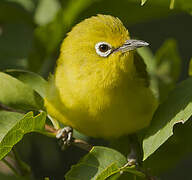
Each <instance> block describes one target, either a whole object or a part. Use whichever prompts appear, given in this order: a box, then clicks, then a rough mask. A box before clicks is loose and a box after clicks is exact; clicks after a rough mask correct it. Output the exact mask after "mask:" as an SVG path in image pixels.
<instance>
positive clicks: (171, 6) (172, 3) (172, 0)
mask: <svg viewBox="0 0 192 180" xmlns="http://www.w3.org/2000/svg"><path fill="white" fill-rule="evenodd" d="M174 5H175V0H171V2H170V6H169V8H170V9H173V8H174Z"/></svg>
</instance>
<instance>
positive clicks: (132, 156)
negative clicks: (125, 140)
mask: <svg viewBox="0 0 192 180" xmlns="http://www.w3.org/2000/svg"><path fill="white" fill-rule="evenodd" d="M129 141H130V153H129V154H128V156H127V161H128V162H127V164H126V166H132V165H135V166H136V167H137V166H139V160H140V159H139V157H140V152H139V148H140V147H139V146H140V145H139V142H138V139H137V136H136V135H135V134H133V135H129Z"/></svg>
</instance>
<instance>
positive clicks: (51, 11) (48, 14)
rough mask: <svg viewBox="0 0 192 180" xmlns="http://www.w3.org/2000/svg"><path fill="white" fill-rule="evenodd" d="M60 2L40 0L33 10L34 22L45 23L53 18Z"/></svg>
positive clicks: (56, 0)
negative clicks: (34, 10)
mask: <svg viewBox="0 0 192 180" xmlns="http://www.w3.org/2000/svg"><path fill="white" fill-rule="evenodd" d="M59 9H60V3H59V1H58V0H40V1H39V2H38V5H37V8H36V12H35V22H36V23H37V24H39V25H45V24H47V23H49V22H50V21H52V20H53V18H54V17H55V15H56V14H57V12H58V10H59Z"/></svg>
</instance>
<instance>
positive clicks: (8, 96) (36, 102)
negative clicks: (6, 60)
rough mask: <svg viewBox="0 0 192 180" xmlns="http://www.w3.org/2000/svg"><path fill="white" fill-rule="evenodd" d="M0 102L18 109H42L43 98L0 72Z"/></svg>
mask: <svg viewBox="0 0 192 180" xmlns="http://www.w3.org/2000/svg"><path fill="white" fill-rule="evenodd" d="M0 86H1V88H0V103H2V104H4V105H6V106H8V107H11V108H14V109H20V110H40V109H43V99H42V98H41V96H40V95H39V94H38V93H36V92H35V91H34V90H33V89H32V88H30V87H29V86H28V85H26V84H24V83H23V82H21V81H19V80H18V79H16V78H14V77H12V76H10V75H8V74H6V73H3V72H0Z"/></svg>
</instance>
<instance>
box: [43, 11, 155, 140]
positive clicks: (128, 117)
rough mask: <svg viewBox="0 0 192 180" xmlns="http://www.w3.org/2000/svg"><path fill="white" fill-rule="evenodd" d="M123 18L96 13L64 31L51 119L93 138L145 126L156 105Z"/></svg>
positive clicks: (49, 101)
mask: <svg viewBox="0 0 192 180" xmlns="http://www.w3.org/2000/svg"><path fill="white" fill-rule="evenodd" d="M148 45H149V44H148V43H147V42H145V41H142V40H136V39H131V38H130V34H129V32H128V30H127V28H126V27H125V26H124V25H123V23H122V22H121V20H120V19H119V18H117V17H113V16H111V15H102V14H98V15H96V16H92V17H90V18H87V19H85V20H83V21H81V22H80V23H78V24H77V25H75V26H74V27H73V28H72V30H71V31H70V32H69V33H68V34H67V35H66V38H65V39H64V40H63V42H62V44H61V48H60V55H59V58H58V60H57V64H56V68H55V71H54V74H53V75H52V76H50V78H49V82H48V86H47V89H46V97H45V107H46V109H47V112H48V114H49V115H50V116H51V117H52V118H53V119H55V120H57V121H59V122H61V123H63V124H64V125H66V126H69V127H71V128H73V129H76V130H77V131H79V132H81V133H83V134H85V135H87V136H90V137H94V138H103V139H113V138H119V137H122V136H124V135H129V134H132V133H136V132H138V131H139V130H141V129H143V128H146V127H148V126H149V124H150V122H151V120H152V117H153V114H154V112H155V110H156V109H157V106H158V100H157V99H156V97H155V96H154V94H153V92H152V90H151V89H150V77H149V75H148V73H147V70H146V65H145V63H144V61H143V59H142V58H141V57H140V56H139V55H138V53H137V52H136V49H137V48H140V47H144V46H148Z"/></svg>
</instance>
